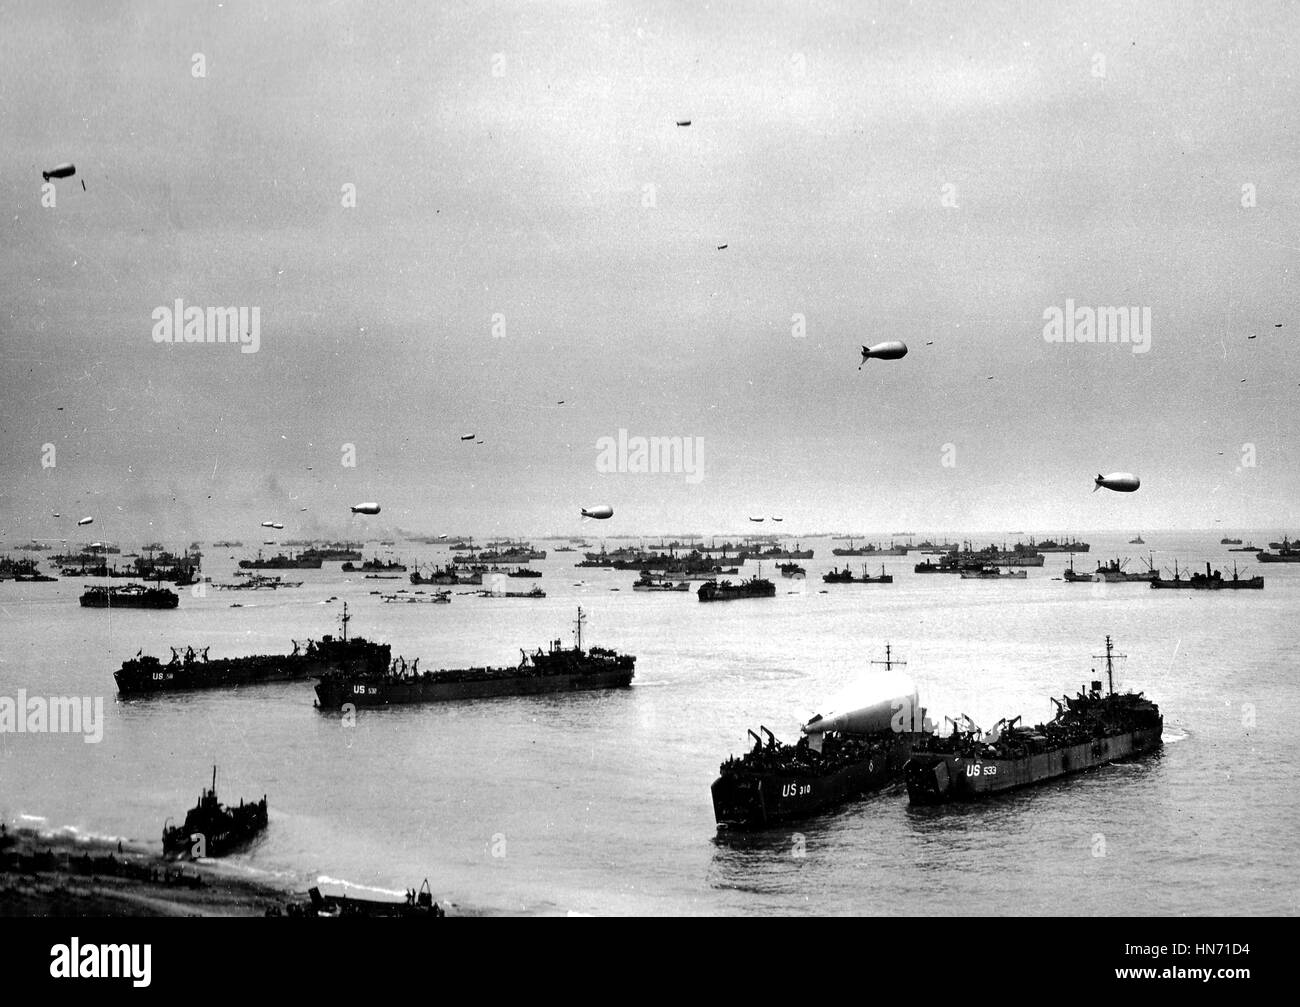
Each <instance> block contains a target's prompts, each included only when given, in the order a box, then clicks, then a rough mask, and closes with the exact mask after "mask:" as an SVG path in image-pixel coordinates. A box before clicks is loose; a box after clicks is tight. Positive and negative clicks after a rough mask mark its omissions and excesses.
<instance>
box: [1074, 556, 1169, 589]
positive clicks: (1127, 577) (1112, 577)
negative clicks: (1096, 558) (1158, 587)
mask: <svg viewBox="0 0 1300 1007" xmlns="http://www.w3.org/2000/svg"><path fill="white" fill-rule="evenodd" d="M1127 563H1128V560H1123V561H1121V560H1120V559H1119V557H1116V558H1115V559H1112V560H1108V561H1107V562H1105V563H1100V562H1099V563H1098V564H1097V569H1096V570H1095V571H1094V572H1092V573H1076V572H1075V570H1074V557H1073V556H1071V557H1070V565H1069V566H1068V567H1066V568H1065V571H1064V574H1063V576H1064V578H1065V580H1066V581H1068V582H1069V583H1071V584H1077V583H1079V582H1081V581H1087V582H1092V581H1102V582H1104V583H1107V584H1133V583H1143V584H1145V583H1148V582H1149V581H1153V580H1158V579H1159V578H1160V572H1159V571H1158V570H1157V569H1156V568H1155V565H1154V564H1153V563H1152V562H1151V561H1150V560H1148V561H1147V568H1146V569H1145V570H1137V571H1132V570H1125V569H1124V566H1125V565H1126V564H1127Z"/></svg>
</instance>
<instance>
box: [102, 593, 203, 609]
mask: <svg viewBox="0 0 1300 1007" xmlns="http://www.w3.org/2000/svg"><path fill="white" fill-rule="evenodd" d="M179 604H180V598H179V597H178V596H177V595H175V594H173V595H171V597H170V598H167V597H151V598H142V597H139V596H132V595H114V596H111V597H110V596H109V595H106V594H83V595H82V596H81V607H82V608H159V609H167V608H176V606H177V605H179Z"/></svg>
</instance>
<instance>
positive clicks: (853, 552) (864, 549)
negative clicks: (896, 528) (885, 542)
mask: <svg viewBox="0 0 1300 1007" xmlns="http://www.w3.org/2000/svg"><path fill="white" fill-rule="evenodd" d="M909 548H910V546H906V545H896V544H894V543H893V542H890V543H889V548H888V549H885V548H881V547H879V546H877V545H874V544H867V545H862V546H858V547H857V548H854V546H853V539H851V538H850V539H849V547H848V548H847V549H845V548H842V547H841V548H839V549H832V550H831V555H832V556H906V555H907V550H908V549H909Z"/></svg>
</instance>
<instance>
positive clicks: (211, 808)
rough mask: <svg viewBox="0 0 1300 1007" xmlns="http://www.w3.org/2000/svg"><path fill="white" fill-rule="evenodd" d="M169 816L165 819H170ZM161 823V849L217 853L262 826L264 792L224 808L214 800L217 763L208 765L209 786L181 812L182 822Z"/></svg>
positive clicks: (243, 840) (237, 844)
mask: <svg viewBox="0 0 1300 1007" xmlns="http://www.w3.org/2000/svg"><path fill="white" fill-rule="evenodd" d="M170 821H171V819H170V818H169V819H167V822H170ZM167 822H164V823H163V837H162V840H163V852H164V853H171V854H185V853H189V854H190V855H191V856H201V857H219V856H222V855H223V854H226V853H229V852H231V851H232V850H234V849H237V848H239V847H240V846H242V845H244V844H245V843H247V842H249V841H250V840H251V839H252V838H253V837H254V836H255V835H257V834H258V833H259V832H261V831H262V830H263V829H265V828H266V823H267V814H266V795H265V794H263V795H262V799H261V800H260V801H258V802H257V803H256V804H245V803H244V802H243V801H242V800H241V801H240V802H239V806H238V807H231V808H227V807H226V806H225V805H223V804H222V803H221V802H220V801H218V800H217V767H216V766H213V767H212V789H211V790H204V791H203V793H202V794H201V795H199V803H198V804H196V805H195V806H194V807H192V808H191V809H190V810H189V813H188V814H187V815H186V816H185V824H184V825H181V826H169V825H168V824H167Z"/></svg>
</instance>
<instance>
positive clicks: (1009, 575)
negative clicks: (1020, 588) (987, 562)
mask: <svg viewBox="0 0 1300 1007" xmlns="http://www.w3.org/2000/svg"><path fill="white" fill-rule="evenodd" d="M960 573H961V579H962V580H1024V579H1025V578H1026V577H1028V576H1029V575H1028V574H1027V573H1026V572H1025V571H1024V570H1000V569H999V568H998V567H996V566H975V567H965V568H963V569H962V570H961V571H960Z"/></svg>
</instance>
